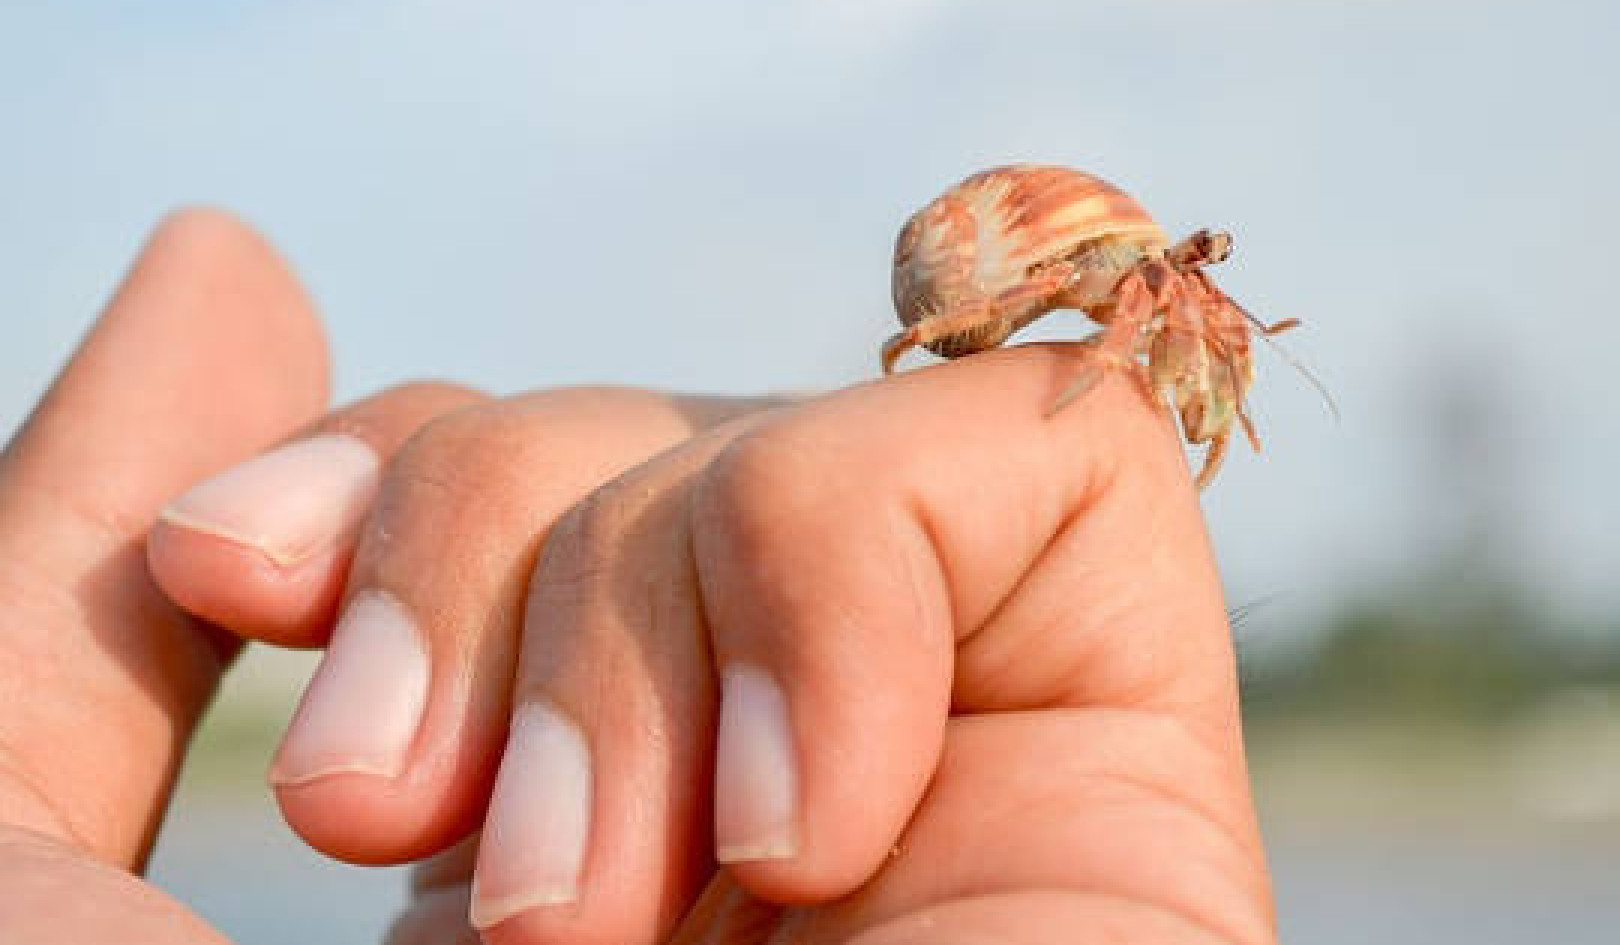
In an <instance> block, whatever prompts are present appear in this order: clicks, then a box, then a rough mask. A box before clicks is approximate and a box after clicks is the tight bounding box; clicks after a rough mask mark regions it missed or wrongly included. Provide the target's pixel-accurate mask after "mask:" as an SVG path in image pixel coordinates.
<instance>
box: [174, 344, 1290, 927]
mask: <svg viewBox="0 0 1620 945" xmlns="http://www.w3.org/2000/svg"><path fill="white" fill-rule="evenodd" d="M1079 356H1080V354H1079V353H1078V352H1077V350H1076V349H1075V348H1073V347H1060V346H1026V347H1021V348H1017V349H1013V350H1008V351H1002V352H994V353H989V354H984V355H979V356H975V357H974V358H970V359H966V360H964V361H961V362H957V363H953V364H949V365H944V366H940V367H936V368H932V369H929V370H924V371H917V372H913V373H911V374H908V375H905V376H903V377H900V378H895V379H890V380H887V381H884V382H881V383H877V384H871V385H866V386H863V387H859V388H855V389H852V390H849V391H843V392H839V393H836V394H833V395H830V396H827V397H824V398H820V399H816V400H812V401H808V402H806V403H803V404H800V405H796V406H792V407H786V408H782V409H778V410H774V411H771V412H768V413H764V414H754V415H749V416H745V417H740V418H736V419H733V420H731V421H729V422H726V423H723V424H721V425H720V426H718V427H715V428H713V429H711V430H709V431H707V432H704V433H700V434H699V435H697V436H694V437H691V438H689V439H688V438H687V434H690V433H691V431H692V430H693V429H695V428H696V427H697V426H699V425H693V426H691V427H688V428H687V429H686V430H685V431H684V432H682V431H680V430H678V429H675V428H670V429H668V430H666V434H667V435H665V436H663V437H662V439H663V440H664V445H665V446H667V447H668V448H667V449H665V451H664V452H662V453H661V454H660V455H658V456H657V457H656V458H654V459H653V460H651V461H649V462H646V463H644V464H641V465H637V466H634V468H633V469H631V470H630V471H629V472H627V473H625V474H623V475H620V476H618V477H617V478H614V479H613V480H612V481H611V482H609V483H608V484H607V485H606V486H602V487H600V488H598V487H597V486H596V481H598V480H600V479H601V478H605V477H607V476H611V475H613V474H614V473H615V472H616V471H617V470H618V469H621V468H625V467H628V466H631V465H633V464H634V462H635V461H636V458H635V456H634V454H636V453H637V452H638V451H639V452H643V453H644V452H646V451H647V450H648V449H649V448H657V447H658V445H659V444H658V442H656V441H657V440H659V439H660V437H651V438H648V439H645V440H639V441H638V442H637V448H636V449H629V450H626V451H624V452H616V451H613V450H610V451H609V452H610V453H612V459H611V460H609V461H598V460H596V459H592V458H591V456H592V454H591V453H590V452H589V450H590V449H591V448H592V444H593V438H594V437H599V436H601V435H602V433H603V431H604V430H606V429H608V427H607V426H604V425H603V424H602V423H601V422H584V421H581V422H578V423H575V422H573V421H568V420H564V419H559V416H558V415H555V414H548V412H547V409H544V408H536V407H535V403H536V402H535V401H532V400H530V401H519V402H517V403H516V404H514V405H507V406H488V405H486V406H483V407H479V408H475V409H474V410H472V411H468V412H465V417H464V418H463V419H459V420H457V419H453V418H445V419H443V420H441V421H439V422H436V423H434V424H433V425H431V426H429V427H428V428H426V430H424V431H423V432H422V433H421V434H418V435H417V436H416V437H415V438H413V439H412V440H411V442H410V444H409V445H408V446H407V447H406V449H405V450H404V451H403V452H402V453H401V454H400V456H399V457H398V458H396V459H395V460H394V462H393V464H392V465H391V466H390V467H389V469H388V471H387V472H386V473H385V475H384V478H383V481H382V485H381V488H380V493H379V495H380V500H379V502H378V504H377V507H376V510H375V512H374V513H373V514H372V516H371V518H370V519H369V522H368V523H367V524H366V525H365V526H364V527H363V529H362V530H361V531H360V533H359V535H358V538H355V539H352V540H351V541H349V542H348V543H347V544H338V545H334V547H342V548H348V547H357V548H358V551H357V552H356V553H355V556H354V561H353V566H352V570H350V571H349V573H348V576H347V579H348V592H347V596H348V598H349V601H350V604H349V609H348V611H347V617H346V619H345V620H344V622H343V623H342V624H340V626H339V628H338V630H337V634H336V638H335V642H334V643H333V645H332V648H331V650H330V651H329V655H328V657H327V660H326V662H325V663H324V664H323V667H322V670H321V672H320V673H318V674H317V677H316V680H315V681H314V683H313V685H312V688H311V691H310V692H309V693H307V694H306V697H305V702H304V705H303V707H302V708H301V709H300V713H299V716H298V718H297V719H296V720H295V723H294V726H293V728H292V730H291V732H290V733H289V735H288V738H287V741H286V742H285V743H284V744H283V747H282V750H281V752H280V755H279V756H278V760H277V764H276V770H275V778H276V780H277V781H278V786H277V791H278V794H279V796H280V799H281V803H282V806H283V809H284V811H285V812H286V814H287V816H288V818H289V821H290V822H291V823H292V824H293V826H294V827H295V828H296V829H298V830H299V831H300V833H302V834H303V835H304V836H305V837H306V838H307V839H309V840H310V841H311V842H312V843H313V844H314V845H315V846H317V847H319V848H321V849H323V850H326V851H327V852H330V853H333V854H334V855H337V856H340V857H343V858H346V859H350V860H357V861H362V862H398V861H403V860H408V859H415V858H418V857H421V856H423V855H425V854H428V853H432V852H434V851H437V850H440V849H442V848H445V847H446V846H447V845H449V844H452V843H454V842H455V841H457V840H458V839H459V837H460V836H461V834H462V833H464V832H465V831H466V830H467V829H468V828H470V827H471V826H472V825H474V824H476V823H477V822H478V821H479V820H480V818H481V817H483V816H484V814H485V812H484V810H483V800H484V798H485V795H486V792H488V791H489V790H490V788H491V784H492V781H494V778H495V769H496V765H497V763H498V762H499V764H500V766H501V768H500V777H499V780H498V781H494V787H493V800H492V802H491V804H490V807H489V810H488V813H487V821H486V822H485V825H484V832H483V837H482V849H480V850H477V852H476V872H477V882H476V890H477V891H476V893H474V891H473V888H472V887H471V886H469V884H468V880H469V878H471V877H472V875H473V872H474V867H475V859H474V856H475V854H474V848H473V844H472V842H470V841H469V842H462V843H460V844H458V845H456V846H455V847H453V848H451V849H450V850H449V851H448V852H447V853H444V854H442V855H440V856H438V857H436V858H434V859H432V860H430V861H429V862H428V863H427V865H426V866H425V867H424V868H423V869H422V870H420V871H419V881H418V883H417V890H416V898H415V900H414V902H413V905H412V907H411V911H410V912H409V913H408V914H407V916H406V917H405V918H404V919H403V920H402V921H401V922H400V924H399V925H398V926H397V927H396V933H395V941H396V942H399V943H402V945H405V943H416V942H427V941H430V940H431V941H442V940H444V938H445V937H446V934H445V933H446V931H447V930H448V929H450V928H452V927H454V928H457V929H459V931H460V933H461V934H462V935H463V936H464V937H465V938H466V940H468V941H472V940H474V939H473V937H472V933H471V931H470V930H469V929H468V928H467V926H466V924H465V921H464V919H463V918H462V917H463V916H464V915H465V913H466V910H467V908H468V904H469V898H472V897H475V898H476V900H477V902H476V903H475V904H474V905H473V906H472V910H473V913H474V915H475V916H477V918H478V919H479V920H480V924H481V925H484V926H486V927H487V931H486V937H487V938H488V939H489V940H490V941H492V942H497V943H501V945H506V943H513V945H516V943H545V942H562V941H568V942H580V941H586V942H588V941H604V942H608V941H612V942H649V941H658V940H660V939H661V937H663V936H666V935H669V934H670V933H671V931H672V930H673V929H674V928H675V927H676V926H677V925H678V924H681V923H682V920H683V918H684V919H685V925H684V927H683V929H682V934H683V935H689V936H691V940H694V941H697V940H711V941H718V940H722V939H724V938H725V937H726V936H727V935H729V934H731V933H735V932H739V931H740V930H745V931H747V932H749V933H750V934H755V935H756V937H758V938H763V937H764V935H765V934H767V933H769V932H770V931H772V930H784V929H790V930H791V931H782V934H785V935H791V936H792V938H793V940H794V941H803V942H821V941H848V940H851V939H858V940H859V941H860V942H861V943H862V945H877V943H891V942H893V943H901V942H911V941H930V942H940V941H945V942H969V941H992V940H993V941H998V942H1047V941H1054V942H1055V941H1064V942H1067V941H1073V940H1075V938H1076V937H1077V936H1079V935H1088V936H1092V937H1094V938H1096V939H1097V940H1099V941H1133V942H1134V941H1144V942H1145V941H1151V942H1186V943H1194V942H1197V943H1204V942H1242V943H1254V942H1268V941H1271V940H1273V938H1274V931H1273V920H1272V915H1271V906H1270V894H1269V890H1268V884H1267V878H1266V872H1265V866H1264V857H1263V853H1262V850H1261V846H1260V842H1259V839H1258V835H1257V832H1256V830H1255V825H1254V819H1253V811H1252V806H1251V803H1250V800H1249V794H1248V784H1247V773H1246V769H1245V765H1244V761H1243V754H1242V740H1241V732H1240V725H1239V718H1238V713H1237V700H1236V683H1235V673H1234V667H1233V657H1232V650H1231V640H1230V634H1229V628H1228V626H1227V622H1226V617H1225V613H1224V610H1223V608H1222V601H1221V594H1220V588H1219V582H1218V578H1217V575H1216V572H1215V568H1214V565H1213V561H1212V559H1211V556H1210V552H1209V548H1208V544H1207V541H1206V538H1205V535H1204V531H1203V526H1202V521H1201V518H1200V516H1199V512H1198V506H1197V501H1196V497H1195V495H1194V493H1193V491H1192V489H1191V487H1190V483H1189V481H1188V476H1187V473H1186V470H1185V468H1184V465H1183V461H1182V458H1181V455H1180V451H1179V448H1178V447H1177V445H1176V440H1175V437H1174V432H1173V431H1172V430H1171V429H1170V428H1169V426H1168V425H1167V423H1166V422H1165V420H1164V418H1162V417H1161V416H1160V415H1158V414H1157V413H1156V412H1155V411H1154V410H1152V409H1151V408H1150V407H1149V406H1148V405H1147V404H1146V403H1145V402H1144V400H1143V399H1142V398H1141V396H1140V393H1139V392H1138V391H1137V390H1136V389H1135V388H1134V387H1132V386H1131V385H1130V384H1128V383H1125V382H1123V379H1122V378H1112V379H1110V380H1108V381H1107V382H1105V383H1104V384H1102V385H1101V386H1099V387H1098V388H1096V389H1095V390H1094V391H1092V392H1091V393H1090V394H1088V395H1087V396H1086V397H1085V398H1082V399H1081V400H1080V401H1079V402H1077V403H1075V404H1073V405H1071V406H1069V407H1067V408H1066V409H1065V410H1063V411H1062V412H1060V413H1059V414H1058V415H1056V416H1055V417H1052V418H1048V417H1047V409H1046V408H1047V407H1049V406H1050V404H1051V402H1052V399H1053V398H1054V397H1055V396H1056V395H1057V394H1058V393H1059V392H1061V391H1062V390H1063V389H1064V385H1065V384H1066V383H1067V380H1068V378H1069V377H1071V376H1072V374H1073V372H1074V370H1075V369H1076V367H1077V358H1078V357H1079ZM618 396H634V395H618ZM576 406H577V405H576ZM537 409H538V413H536V410H537ZM581 449H584V450H585V452H584V453H581V452H580V451H581ZM582 457H583V459H582ZM582 469H588V472H582V471H581V470H582ZM248 491H249V492H251V490H248ZM582 496H583V500H582V501H579V499H580V497H582ZM216 498H217V492H216ZM225 504H226V505H229V503H228V502H227V503H225ZM187 505H188V503H187V501H186V500H182V501H181V502H180V503H179V508H180V509H181V510H182V511H183V512H184V511H185V510H186V508H187ZM199 505H200V506H202V507H206V506H207V505H208V502H206V501H204V502H201V503H199ZM565 510H566V511H565ZM192 511H196V509H193V510H192ZM559 516H560V519H559ZM357 520H358V519H357V518H356V519H355V520H354V521H357ZM354 521H351V522H349V523H346V524H342V525H341V526H340V527H335V528H332V529H330V530H329V534H337V533H346V534H352V529H353V527H354ZM195 524H196V523H195V521H192V522H189V523H188V522H187V521H186V518H185V516H180V517H177V518H175V519H173V520H170V521H168V522H166V523H165V524H164V525H163V526H162V527H160V528H159V529H158V530H157V532H156V533H155V534H154V536H153V553H154V567H155V569H156V571H157V573H158V574H159V576H160V577H161V579H162V581H163V583H164V586H165V587H166V588H167V589H169V591H170V592H171V593H172V594H174V595H175V597H176V599H178V600H181V601H185V602H187V603H188V605H189V606H192V607H193V608H194V609H197V610H198V611H199V612H203V613H205V614H206V615H208V616H211V617H214V618H216V619H222V620H224V621H225V622H227V623H232V624H233V625H238V626H243V627H247V628H249V629H250V630H251V628H253V627H254V626H255V625H258V626H261V627H271V628H273V629H272V631H271V632H270V633H262V632H261V633H260V635H262V636H264V635H268V636H279V637H281V638H296V639H300V640H304V641H318V640H319V639H320V638H321V636H322V635H323V634H324V632H325V630H324V625H323V624H322V622H321V621H319V620H310V619H306V618H305V617H300V618H295V619H291V620H289V619H288V617H287V615H288V614H304V615H306V617H307V615H308V614H313V613H315V612H317V611H319V610H320V608H318V607H308V606H303V605H301V604H300V605H295V606H288V601H294V602H296V601H298V600H302V599H303V598H300V595H299V593H298V592H296V591H290V590H288V589H287V588H286V587H283V586H280V585H277V584H276V583H275V582H274V580H271V581H269V582H268V583H267V582H266V580H265V575H264V572H263V570H262V563H263V555H262V554H257V555H256V554H255V553H252V552H251V551H248V552H246V553H244V551H243V549H242V548H240V547H235V548H233V547H231V543H230V542H223V543H222V542H221V541H220V540H219V537H218V535H217V534H216V535H213V536H210V535H208V534H206V533H204V532H201V531H198V530H197V529H196V528H192V527H188V525H195ZM216 531H229V529H218V530H216ZM542 536H543V537H544V539H545V540H544V550H543V551H542V550H541V548H540V544H539V538H540V537H542ZM250 563H256V564H257V566H259V567H260V571H259V572H258V573H257V575H256V576H255V575H252V574H248V575H245V576H244V575H236V576H235V577H233V574H234V570H233V569H235V570H243V571H247V570H251V569H250V567H249V566H250ZM346 564H347V552H346V551H345V552H343V553H340V554H336V555H334V556H332V557H331V558H330V560H329V561H328V562H327V563H326V564H325V565H317V566H316V567H318V568H325V571H324V572H323V573H324V577H323V578H322V579H321V580H315V581H310V580H308V576H307V575H306V576H305V582H306V583H305V586H306V587H309V586H329V585H330V583H331V581H332V579H333V575H337V574H338V573H339V572H340V571H341V570H342V569H343V568H344V566H345V565H346ZM531 571H532V574H531ZM203 576H206V577H207V579H206V580H204V578H203ZM265 601H271V602H272V604H271V605H270V606H269V607H265V606H263V605H264V603H265ZM278 608H280V609H279V610H278ZM278 615H279V616H278ZM514 672H515V677H514V675H513V674H514ZM513 694H515V697H514V695H513ZM508 717H510V718H511V719H512V720H513V721H512V723H511V736H510V738H509V739H508V737H507V730H508V726H507V719H508ZM503 752H504V761H501V758H502V756H503ZM711 793H712V794H713V795H715V796H717V801H718V802H717V803H716V804H714V805H712V806H711V803H710V798H711ZM711 837H712V840H711ZM716 845H717V846H718V850H719V852H720V858H721V859H723V860H727V861H729V868H728V869H729V873H730V876H731V877H732V878H734V880H735V882H736V884H738V885H736V886H731V885H729V882H720V883H717V884H716V885H714V886H713V887H711V894H709V895H707V896H705V897H704V899H703V900H702V901H701V902H700V903H698V908H697V909H696V911H693V905H694V899H695V897H696V896H697V893H698V890H699V889H700V887H702V886H704V884H705V883H708V882H709V881H710V879H711V876H712V875H713V872H714V869H715V867H714V862H715V856H714V851H715V850H716ZM782 905H786V906H787V908H785V909H784V908H779V906H782Z"/></svg>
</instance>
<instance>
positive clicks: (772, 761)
mask: <svg viewBox="0 0 1620 945" xmlns="http://www.w3.org/2000/svg"><path fill="white" fill-rule="evenodd" d="M797 793H798V771H797V765H796V764H795V762H794V751H793V729H792V726H791V725H790V724H789V722H788V707H787V698H786V697H785V696H783V695H782V688H781V687H780V686H778V685H777V684H776V681H775V680H773V679H772V678H771V677H770V675H769V674H767V673H765V672H764V671H762V670H759V669H756V668H754V667H752V666H745V665H732V666H729V667H727V668H726V671H725V675H724V677H723V680H722V682H721V688H720V731H719V734H718V735H717V736H716V741H715V777H714V842H715V858H716V859H718V860H719V861H720V862H722V863H740V862H744V861H747V860H780V859H786V858H788V857H791V856H793V855H795V854H796V853H798V840H797V833H798V830H797V815H796V811H795V805H796V804H797V802H798V798H797Z"/></svg>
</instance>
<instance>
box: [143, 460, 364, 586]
mask: <svg viewBox="0 0 1620 945" xmlns="http://www.w3.org/2000/svg"><path fill="white" fill-rule="evenodd" d="M378 477H379V463H378V459H377V453H376V451H375V450H373V449H372V448H371V447H370V446H369V445H368V444H367V443H366V442H365V441H364V440H361V439H359V438H357V437H352V436H348V435H345V434H340V433H332V434H324V435H322V436H313V437H310V438H309V439H307V440H298V441H297V442H294V443H288V444H287V445H285V446H281V447H277V448H276V449H273V450H271V451H270V452H268V453H265V454H263V455H262V456H257V457H255V458H253V459H250V460H248V461H247V462H244V463H241V464H240V465H237V466H233V467H231V468H230V469H227V470H225V471H224V472H222V473H220V474H219V475H217V476H215V477H214V478H212V479H209V480H206V481H204V482H202V483H201V484H199V485H196V486H193V487H192V488H191V489H190V491H188V492H186V493H185V494H183V495H181V496H180V497H179V498H177V499H175V500H174V501H173V502H170V503H169V505H168V507H167V508H165V509H164V510H163V512H162V515H161V518H162V519H163V520H164V521H165V522H168V523H169V524H171V525H176V526H179V527H181V528H189V529H191V530H193V531H199V532H206V533H208V534H210V535H218V536H219V537H221V538H225V539H229V540H230V541H234V542H237V543H238V544H243V545H248V546H250V547H252V548H255V549H257V550H259V551H261V552H263V553H264V554H265V555H266V556H267V557H269V558H270V560H272V561H274V562H276V563H277V564H280V565H282V566H286V565H290V564H296V563H297V562H299V561H301V560H303V559H305V558H307V557H309V556H310V555H311V554H314V553H315V552H317V551H320V550H321V549H323V548H325V547H327V546H329V545H331V544H332V543H333V542H335V541H337V540H338V538H339V537H340V536H342V535H343V534H345V533H347V532H349V531H351V530H352V529H353V528H354V527H355V525H356V524H357V523H358V522H359V521H360V519H361V517H362V516H363V515H364V514H365V512H366V509H367V508H368V507H369V506H370V504H371V500H372V498H373V497H374V496H375V495H376V492H377V482H378Z"/></svg>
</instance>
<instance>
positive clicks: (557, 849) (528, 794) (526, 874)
mask: <svg viewBox="0 0 1620 945" xmlns="http://www.w3.org/2000/svg"><path fill="white" fill-rule="evenodd" d="M591 784H592V780H591V752H590V747H589V746H588V745H587V744H586V743H585V736H584V734H583V733H581V732H580V730H579V727H578V726H577V725H575V724H574V723H573V722H572V721H570V720H569V719H568V717H567V716H565V715H563V714H562V713H561V712H559V711H557V709H556V708H554V707H552V706H550V705H547V704H545V703H542V702H530V703H526V704H524V705H521V706H519V707H518V709H517V711H516V712H515V713H514V714H513V716H512V731H511V735H510V736H509V737H508V739H507V742H506V755H505V757H504V758H503V759H502V760H501V771H500V774H499V775H497V776H496V778H495V791H494V794H493V795H492V796H491V798H490V802H489V813H488V814H487V816H486V819H485V821H484V834H483V838H482V840H481V841H480V845H479V848H478V869H477V872H476V873H475V875H474V877H473V898H472V912H471V916H470V918H471V921H472V924H473V927H474V928H476V929H488V928H493V927H494V926H496V925H499V924H500V923H502V922H504V921H506V920H507V919H509V918H511V917H513V916H515V915H519V914H521V913H523V912H527V911H528V910H530V909H533V908H535V907H538V906H549V905H557V904H560V903H570V902H576V901H578V899H579V883H580V874H581V873H582V872H583V870H584V867H585V849H586V844H587V843H588V842H589V839H590V826H591Z"/></svg>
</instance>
